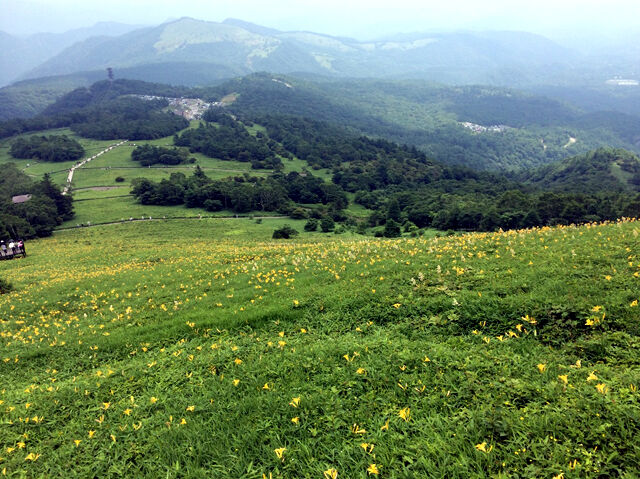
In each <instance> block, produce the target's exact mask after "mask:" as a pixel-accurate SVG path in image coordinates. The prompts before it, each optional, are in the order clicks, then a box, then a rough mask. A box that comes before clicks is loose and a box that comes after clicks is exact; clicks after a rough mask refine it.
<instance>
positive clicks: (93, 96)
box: [0, 80, 189, 140]
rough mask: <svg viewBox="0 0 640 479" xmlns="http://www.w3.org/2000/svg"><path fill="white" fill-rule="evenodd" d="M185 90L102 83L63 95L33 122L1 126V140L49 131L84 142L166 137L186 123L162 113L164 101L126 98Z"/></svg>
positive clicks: (164, 94) (22, 121)
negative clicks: (63, 130) (68, 132)
mask: <svg viewBox="0 0 640 479" xmlns="http://www.w3.org/2000/svg"><path fill="white" fill-rule="evenodd" d="M186 91H187V90H186V89H184V88H176V87H171V86H168V85H159V84H153V83H145V82H137V81H132V80H126V81H124V80H120V81H114V82H111V81H107V80H105V81H102V82H97V83H95V84H94V85H92V86H91V87H90V88H78V89H76V90H73V91H72V92H71V93H68V94H67V95H64V96H63V97H62V98H60V99H59V100H58V101H57V102H55V103H54V104H53V105H50V106H49V107H47V109H46V110H45V111H44V113H43V114H41V115H39V116H37V117H35V118H33V119H28V120H25V119H22V120H20V119H18V120H11V121H6V122H4V123H0V138H6V137H8V136H12V135H15V134H19V133H24V132H30V131H39V130H45V129H49V128H61V127H70V128H71V129H72V130H73V131H75V132H76V133H78V134H80V135H82V136H85V137H87V138H95V139H103V140H106V139H118V138H127V139H131V140H136V139H153V138H160V137H163V136H169V135H172V134H173V133H175V132H176V131H178V130H180V129H182V128H185V127H186V126H187V125H188V124H189V123H188V121H187V120H185V119H184V118H182V117H178V116H176V115H174V114H172V113H168V112H165V111H162V110H163V108H164V107H166V106H167V102H166V101H165V100H154V101H145V100H142V99H140V98H136V97H128V96H127V95H129V94H132V93H136V94H144V95H158V96H179V95H180V94H183V93H185V92H186Z"/></svg>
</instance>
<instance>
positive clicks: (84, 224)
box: [53, 215, 289, 232]
mask: <svg viewBox="0 0 640 479" xmlns="http://www.w3.org/2000/svg"><path fill="white" fill-rule="evenodd" d="M285 218H289V216H284V215H283V216H254V217H253V219H254V220H280V219H285ZM247 219H252V218H251V216H240V215H235V216H173V217H168V218H167V217H162V218H158V217H156V218H153V217H151V216H147V217H144V216H143V217H142V218H133V217H132V218H129V219H128V220H117V221H106V222H104V223H83V224H78V225H76V226H65V227H63V228H56V229H55V230H53V231H54V232H56V231H67V230H74V229H76V228H89V227H93V226H110V225H121V224H124V223H131V222H133V221H181V220H247Z"/></svg>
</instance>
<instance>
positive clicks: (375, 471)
mask: <svg viewBox="0 0 640 479" xmlns="http://www.w3.org/2000/svg"><path fill="white" fill-rule="evenodd" d="M367 472H368V473H369V474H375V475H376V476H377V475H378V474H380V471H379V470H378V466H377V465H375V464H369V467H367Z"/></svg>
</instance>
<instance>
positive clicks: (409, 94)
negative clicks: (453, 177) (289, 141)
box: [200, 74, 640, 170]
mask: <svg viewBox="0 0 640 479" xmlns="http://www.w3.org/2000/svg"><path fill="white" fill-rule="evenodd" d="M232 92H234V93H239V97H238V99H237V101H236V102H235V103H234V104H233V105H232V106H231V107H230V108H231V110H232V111H234V112H238V113H242V112H252V113H255V114H268V113H269V112H277V113H283V114H292V115H298V116H305V117H313V118H317V119H320V120H323V121H326V122H330V123H334V124H339V125H341V126H342V127H345V126H346V127H351V128H352V129H353V131H358V132H361V133H365V134H368V135H374V136H380V137H383V138H387V139H391V140H393V141H396V142H399V143H406V144H409V145H412V146H416V147H418V148H420V149H422V150H423V151H425V152H427V154H428V155H429V156H431V157H433V158H438V159H439V160H440V161H442V162H444V163H448V164H457V165H464V166H469V167H472V168H476V169H489V170H517V169H523V168H530V167H536V166H539V165H542V164H547V163H553V162H555V161H559V160H561V159H563V158H567V157H570V156H573V155H576V154H579V153H586V152H587V151H590V150H593V149H596V148H598V147H601V146H613V147H621V148H627V149H631V150H636V151H640V136H638V135H639V133H640V128H639V127H638V126H639V125H640V118H638V117H632V116H627V115H624V114H621V113H615V112H588V113H587V112H584V111H583V110H581V109H578V108H576V107H572V106H571V105H569V104H566V103H563V102H559V101H557V100H551V99H548V98H546V97H541V96H536V95H531V94H526V93H523V92H519V91H517V90H512V89H502V88H496V87H483V86H465V87H448V86H443V85H434V84H427V83H424V82H418V81H404V82H398V81H393V82H390V81H380V80H359V81H344V80H336V81H324V82H311V81H306V80H301V79H296V78H289V77H287V78H280V79H278V78H275V77H273V76H272V75H266V74H258V75H251V76H248V77H243V78H241V79H237V80H233V81H230V82H227V83H224V84H222V85H220V86H218V87H215V88H212V89H207V90H201V93H200V94H201V95H203V96H205V97H210V98H219V97H221V96H223V95H226V94H229V93H232Z"/></svg>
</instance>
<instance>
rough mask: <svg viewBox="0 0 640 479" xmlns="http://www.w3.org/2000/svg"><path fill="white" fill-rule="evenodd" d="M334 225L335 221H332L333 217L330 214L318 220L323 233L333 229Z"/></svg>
mask: <svg viewBox="0 0 640 479" xmlns="http://www.w3.org/2000/svg"><path fill="white" fill-rule="evenodd" d="M335 227H336V223H335V221H333V218H331V217H330V216H326V217H325V218H322V221H321V222H320V229H321V230H322V232H323V233H328V232H329V231H333V229H334V228H335Z"/></svg>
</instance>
